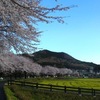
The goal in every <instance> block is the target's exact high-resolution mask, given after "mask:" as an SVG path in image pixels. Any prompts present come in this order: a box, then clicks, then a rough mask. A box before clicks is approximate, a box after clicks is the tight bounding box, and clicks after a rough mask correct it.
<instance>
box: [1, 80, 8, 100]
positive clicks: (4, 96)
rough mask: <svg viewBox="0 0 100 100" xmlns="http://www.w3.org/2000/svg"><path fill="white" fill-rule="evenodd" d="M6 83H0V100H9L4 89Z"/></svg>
mask: <svg viewBox="0 0 100 100" xmlns="http://www.w3.org/2000/svg"><path fill="white" fill-rule="evenodd" d="M4 83H5V82H0V100H7V99H6V95H5V92H4V89H3V86H4Z"/></svg>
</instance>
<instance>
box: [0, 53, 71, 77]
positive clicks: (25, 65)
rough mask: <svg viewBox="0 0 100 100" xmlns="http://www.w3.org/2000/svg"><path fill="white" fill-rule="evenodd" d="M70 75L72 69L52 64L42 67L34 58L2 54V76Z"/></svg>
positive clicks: (0, 56)
mask: <svg viewBox="0 0 100 100" xmlns="http://www.w3.org/2000/svg"><path fill="white" fill-rule="evenodd" d="M66 74H68V75H70V74H72V70H71V69H67V68H56V67H52V66H45V67H42V66H40V65H39V64H36V63H35V62H33V61H32V60H30V59H28V58H25V57H22V56H20V55H14V54H11V53H9V54H0V76H6V77H7V76H9V75H10V76H15V77H18V76H19V77H23V76H24V75H27V76H34V75H36V76H39V75H42V76H47V75H50V76H56V75H66Z"/></svg>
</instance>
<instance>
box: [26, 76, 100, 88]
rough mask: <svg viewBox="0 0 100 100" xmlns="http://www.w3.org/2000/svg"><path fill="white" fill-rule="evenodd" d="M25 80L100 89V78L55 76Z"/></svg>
mask: <svg viewBox="0 0 100 100" xmlns="http://www.w3.org/2000/svg"><path fill="white" fill-rule="evenodd" d="M25 81H29V82H38V83H43V84H53V85H61V86H72V87H81V88H94V89H100V79H99V78H98V79H88V78H87V79H84V78H82V79H78V78H71V79H69V78H68V79H55V78H48V79H46V78H36V79H26V80H25Z"/></svg>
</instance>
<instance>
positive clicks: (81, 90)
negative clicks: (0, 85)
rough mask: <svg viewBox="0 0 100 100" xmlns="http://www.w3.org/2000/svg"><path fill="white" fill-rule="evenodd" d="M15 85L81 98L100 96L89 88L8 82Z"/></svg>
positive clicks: (97, 91) (98, 92) (98, 91)
mask: <svg viewBox="0 0 100 100" xmlns="http://www.w3.org/2000/svg"><path fill="white" fill-rule="evenodd" d="M13 84H15V85H21V86H29V87H34V88H36V89H45V90H49V91H61V92H64V93H73V94H78V95H79V96H82V95H92V96H97V95H100V90H99V89H93V88H90V89H89V88H80V87H69V86H59V85H52V84H39V83H32V82H25V81H14V80H8V85H13Z"/></svg>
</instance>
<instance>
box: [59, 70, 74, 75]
mask: <svg viewBox="0 0 100 100" xmlns="http://www.w3.org/2000/svg"><path fill="white" fill-rule="evenodd" d="M59 74H60V75H66V74H68V75H70V74H72V70H71V69H68V68H59Z"/></svg>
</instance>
